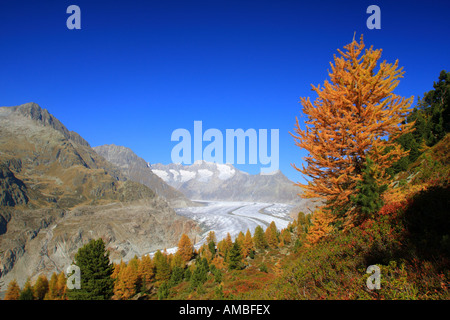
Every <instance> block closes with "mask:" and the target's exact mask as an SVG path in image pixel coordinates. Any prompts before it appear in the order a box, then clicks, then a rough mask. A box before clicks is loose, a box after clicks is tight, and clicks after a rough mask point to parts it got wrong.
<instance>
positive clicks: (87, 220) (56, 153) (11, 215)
mask: <svg viewBox="0 0 450 320" xmlns="http://www.w3.org/2000/svg"><path fill="white" fill-rule="evenodd" d="M0 177H1V180H0V181H1V182H0V201H1V202H0V278H1V279H2V280H3V279H4V282H5V283H7V282H8V281H9V280H11V279H12V278H16V279H17V280H18V282H19V283H23V282H24V281H25V280H26V277H28V276H31V277H33V276H34V275H36V274H37V273H43V272H46V273H47V274H49V273H51V272H53V271H57V272H60V271H62V270H64V269H65V268H67V266H68V265H69V264H70V263H71V261H72V259H73V256H74V254H75V253H76V251H77V250H78V248H79V247H80V246H82V245H83V244H85V243H87V242H88V241H89V240H90V239H94V238H99V237H102V238H104V239H105V240H106V243H107V246H108V248H109V250H110V251H111V258H112V259H114V260H120V259H121V258H123V259H125V260H126V259H129V258H131V257H133V256H134V255H135V254H137V255H142V254H145V253H147V252H149V251H153V250H156V249H160V248H163V247H171V246H173V245H175V244H176V241H177V240H178V239H179V237H180V236H181V234H182V233H187V234H190V235H195V234H196V223H194V222H193V221H191V220H188V219H186V218H184V217H180V216H178V215H176V213H175V212H174V210H173V209H172V208H171V207H170V206H169V205H168V203H167V202H166V201H165V200H164V199H162V198H160V197H159V196H158V195H157V194H156V193H155V192H154V191H153V190H151V189H150V188H148V187H147V186H144V185H142V184H140V183H137V182H134V181H131V180H127V178H126V177H125V175H124V174H123V173H121V170H120V169H119V168H117V167H116V166H114V165H112V164H111V163H109V162H108V161H106V160H105V159H104V158H103V157H101V156H100V155H98V154H97V153H96V152H95V151H94V150H93V149H92V148H91V147H90V146H89V144H88V143H87V142H86V141H85V140H84V139H83V138H82V137H80V136H79V135H78V134H77V133H75V132H71V131H69V130H68V129H67V128H66V127H65V126H64V125H63V124H62V123H61V122H60V121H59V120H57V119H56V118H55V117H53V116H52V115H51V114H50V113H49V112H48V111H47V110H45V109H42V108H40V107H39V106H38V105H37V104H35V103H27V104H24V105H20V106H16V107H0Z"/></svg>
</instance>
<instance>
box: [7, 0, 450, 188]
mask: <svg viewBox="0 0 450 320" xmlns="http://www.w3.org/2000/svg"><path fill="white" fill-rule="evenodd" d="M71 4H76V5H78V6H79V7H80V8H81V27H82V29H81V30H69V29H67V27H66V20H67V18H68V17H69V14H67V13H66V9H67V7H68V6H69V5H71ZM371 4H376V5H378V6H380V8H381V30H369V29H368V28H367V27H366V20H367V18H368V17H369V14H367V13H366V9H367V7H368V6H369V5H371ZM449 12H450V2H449V1H436V0H430V1H420V2H415V1H372V0H371V1H363V0H357V1H283V0H273V1H263V0H258V1H245V0H240V1H231V0H223V1H222V0H208V1H189V0H183V1H173V0H159V1H153V0H145V1H144V0H142V1H136V0H128V1H120V0H119V1H95V0H89V1H82V0H71V1H64V0H42V1H36V0H34V1H21V0H14V1H1V2H0V74H1V76H0V105H2V106H13V105H18V104H22V103H26V102H36V103H38V104H39V105H41V107H43V108H47V109H48V110H49V111H50V112H51V113H52V114H53V115H55V116H56V117H57V118H58V119H60V120H61V121H62V122H63V123H64V124H65V125H66V126H67V127H68V128H69V130H74V131H77V132H78V133H80V134H81V135H82V136H83V137H84V138H85V139H86V140H87V141H88V142H89V143H90V144H91V145H92V146H97V145H102V144H109V143H114V144H117V145H124V146H127V147H130V148H131V149H133V150H134V151H135V152H136V153H137V154H138V155H139V156H141V157H143V158H144V159H146V160H147V161H149V162H151V163H157V162H161V163H170V162H171V156H170V155H171V150H172V148H173V147H174V145H175V144H176V143H174V142H171V141H170V136H171V133H172V131H173V130H175V129H177V128H186V129H188V130H191V131H193V124H194V120H201V121H203V127H204V130H205V129H208V128H217V129H219V130H221V131H223V133H224V134H225V129H237V128H242V129H248V128H254V129H279V130H280V169H281V170H282V171H283V172H284V173H285V174H286V175H287V176H288V177H289V178H290V179H291V180H293V181H302V178H301V176H300V175H299V174H298V173H297V172H296V171H295V170H294V169H292V167H291V165H290V164H291V163H296V164H300V163H301V161H302V160H301V157H303V156H304V155H305V154H304V152H302V151H301V150H299V149H298V148H297V147H295V145H294V141H293V139H292V137H291V136H290V135H289V131H292V129H293V127H294V123H295V117H296V116H300V115H301V105H300V103H299V97H301V96H311V98H312V99H314V98H315V95H314V94H313V92H311V90H310V88H311V87H310V84H315V85H317V84H321V83H323V82H324V80H325V79H326V78H327V70H328V69H329V62H330V61H331V60H332V58H333V55H334V54H335V53H337V51H336V50H337V49H338V48H342V47H343V46H344V45H346V44H347V43H349V42H351V40H352V38H353V34H354V32H356V34H357V37H359V35H360V34H364V37H365V43H366V45H369V46H370V45H373V46H374V47H375V48H383V57H382V59H383V60H384V59H386V60H387V61H388V62H394V61H395V59H399V63H400V66H403V67H404V70H405V71H406V73H405V77H404V79H403V80H402V81H401V83H400V85H399V87H398V88H397V91H396V93H398V94H401V95H404V96H408V97H409V96H411V95H414V96H415V97H416V98H417V96H422V95H423V93H424V92H426V91H428V90H430V89H432V85H433V81H436V80H437V78H438V75H439V72H440V71H441V70H443V69H445V70H447V71H448V70H450V66H449V63H450V42H449V34H450V24H449V21H450V19H449V18H448V17H449ZM416 101H417V99H416ZM237 167H238V168H240V169H242V170H245V171H248V172H250V173H258V172H259V166H257V165H256V166H255V165H253V166H250V165H241V166H237Z"/></svg>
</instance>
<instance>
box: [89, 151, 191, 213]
mask: <svg viewBox="0 0 450 320" xmlns="http://www.w3.org/2000/svg"><path fill="white" fill-rule="evenodd" d="M93 149H94V150H95V152H97V153H98V154H99V155H101V156H102V157H104V158H105V159H106V160H108V161H109V162H111V163H112V164H114V165H116V166H117V167H119V168H120V169H121V172H122V173H123V174H124V175H125V176H126V177H127V178H129V179H130V180H132V181H135V182H138V183H141V184H143V185H145V186H147V187H149V188H151V189H152V190H154V191H155V192H156V194H157V195H159V196H162V197H164V198H165V199H166V200H167V201H168V202H169V203H170V205H171V206H172V207H174V208H178V207H186V206H193V205H194V203H193V202H191V201H190V200H189V199H187V198H186V196H185V195H184V194H182V193H181V192H180V191H178V190H176V189H175V188H173V187H171V186H169V185H168V184H167V183H165V182H164V181H163V180H162V179H161V178H160V177H158V176H157V175H156V174H154V173H153V171H152V170H151V169H150V167H149V165H148V163H147V162H146V161H145V160H144V159H142V158H140V157H138V156H137V155H136V154H135V153H134V152H133V151H132V150H131V149H129V148H126V147H122V146H116V145H114V144H109V145H102V146H98V147H94V148H93Z"/></svg>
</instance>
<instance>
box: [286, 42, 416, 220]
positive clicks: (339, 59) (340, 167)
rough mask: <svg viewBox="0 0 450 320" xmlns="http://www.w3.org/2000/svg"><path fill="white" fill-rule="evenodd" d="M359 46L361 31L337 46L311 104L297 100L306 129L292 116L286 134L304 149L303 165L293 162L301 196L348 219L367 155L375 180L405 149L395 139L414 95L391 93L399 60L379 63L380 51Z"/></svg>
mask: <svg viewBox="0 0 450 320" xmlns="http://www.w3.org/2000/svg"><path fill="white" fill-rule="evenodd" d="M364 48H365V45H364V43H363V37H362V36H361V39H360V42H357V41H355V40H353V41H352V42H351V43H350V44H348V45H346V46H345V47H344V51H341V50H338V52H339V53H340V56H336V55H335V56H334V64H333V63H330V65H331V71H330V72H329V78H330V80H329V81H328V80H326V81H325V83H324V85H323V87H321V86H320V85H319V86H317V87H316V86H312V90H313V91H315V92H316V93H317V95H318V97H317V99H316V100H315V101H314V103H312V102H311V101H310V98H301V99H300V100H301V101H300V102H301V104H302V106H303V114H304V115H305V116H306V117H307V119H306V121H305V128H304V129H302V128H301V125H300V123H299V120H298V118H297V119H296V124H295V128H294V133H291V135H292V136H293V137H294V139H295V144H296V145H297V146H298V147H300V148H302V149H305V150H306V151H307V152H308V155H307V156H306V157H305V158H304V160H305V162H306V164H307V166H306V167H305V166H304V165H303V164H302V168H298V167H297V166H295V165H293V166H294V168H295V169H297V170H298V171H300V172H301V173H303V174H304V175H306V176H307V177H308V178H309V182H308V183H307V184H301V183H298V185H299V186H301V187H302V188H303V189H304V190H305V193H304V194H303V197H307V198H317V197H318V198H322V199H324V200H325V202H326V204H327V207H333V208H334V209H337V210H336V212H339V213H342V215H343V216H344V217H345V218H347V219H346V220H347V222H349V221H351V220H352V219H351V218H352V216H353V215H354V213H355V212H354V210H353V209H352V206H351V196H352V195H354V194H355V192H356V191H355V190H356V184H357V182H358V181H360V180H361V177H362V170H363V168H364V165H365V162H366V159H367V157H370V158H371V159H372V160H373V161H374V162H375V165H376V170H377V172H378V173H379V174H378V177H379V183H383V182H385V181H386V180H387V178H388V174H387V172H386V169H387V168H389V167H390V166H391V165H392V163H393V162H395V161H397V160H398V159H400V158H401V157H403V156H405V155H406V154H407V152H406V151H404V150H403V149H402V148H401V147H400V145H399V144H397V143H395V140H396V138H397V137H399V136H400V135H401V134H403V133H406V132H409V131H411V130H412V128H411V126H412V124H402V123H403V122H404V120H405V117H406V115H407V113H408V109H409V107H410V106H411V103H412V101H413V97H411V98H408V99H405V98H403V97H400V96H398V95H396V94H394V93H393V91H394V89H395V88H396V87H397V85H398V84H399V79H400V78H402V77H403V74H404V72H403V71H402V68H399V67H398V61H396V62H395V63H394V64H390V63H387V62H386V61H383V62H381V63H378V61H379V60H380V58H381V52H382V50H381V49H377V50H374V49H373V48H372V47H370V48H369V49H366V50H364Z"/></svg>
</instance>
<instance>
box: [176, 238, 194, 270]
mask: <svg viewBox="0 0 450 320" xmlns="http://www.w3.org/2000/svg"><path fill="white" fill-rule="evenodd" d="M178 253H179V254H180V256H181V259H182V260H183V261H184V262H185V263H186V262H188V261H189V260H191V258H192V254H193V246H192V243H191V240H190V239H189V237H188V236H187V235H186V234H184V233H183V235H182V236H181V238H180V241H179V242H178Z"/></svg>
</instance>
